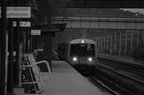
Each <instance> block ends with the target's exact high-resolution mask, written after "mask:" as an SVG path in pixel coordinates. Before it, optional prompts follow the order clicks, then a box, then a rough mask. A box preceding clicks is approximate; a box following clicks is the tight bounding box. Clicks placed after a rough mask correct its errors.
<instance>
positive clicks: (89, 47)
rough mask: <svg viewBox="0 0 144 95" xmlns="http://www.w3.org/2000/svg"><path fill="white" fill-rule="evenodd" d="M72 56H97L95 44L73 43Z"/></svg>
mask: <svg viewBox="0 0 144 95" xmlns="http://www.w3.org/2000/svg"><path fill="white" fill-rule="evenodd" d="M70 56H95V45H94V44H71V51H70Z"/></svg>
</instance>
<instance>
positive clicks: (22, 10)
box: [0, 7, 31, 18]
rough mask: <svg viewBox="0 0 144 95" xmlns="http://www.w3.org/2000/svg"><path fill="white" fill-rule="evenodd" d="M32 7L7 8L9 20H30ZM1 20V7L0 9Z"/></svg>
mask: <svg viewBox="0 0 144 95" xmlns="http://www.w3.org/2000/svg"><path fill="white" fill-rule="evenodd" d="M30 17H31V7H7V18H30ZM0 18H1V7H0Z"/></svg>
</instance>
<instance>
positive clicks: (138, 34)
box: [137, 30, 139, 47]
mask: <svg viewBox="0 0 144 95" xmlns="http://www.w3.org/2000/svg"><path fill="white" fill-rule="evenodd" d="M138 45H139V30H137V47H138Z"/></svg>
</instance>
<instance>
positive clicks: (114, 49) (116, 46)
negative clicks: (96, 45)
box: [114, 33, 117, 52]
mask: <svg viewBox="0 0 144 95" xmlns="http://www.w3.org/2000/svg"><path fill="white" fill-rule="evenodd" d="M116 42H117V38H116V33H115V45H114V52H116V48H117V46H116V45H117V44H116Z"/></svg>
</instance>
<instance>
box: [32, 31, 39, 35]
mask: <svg viewBox="0 0 144 95" xmlns="http://www.w3.org/2000/svg"><path fill="white" fill-rule="evenodd" d="M31 35H41V30H31Z"/></svg>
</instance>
